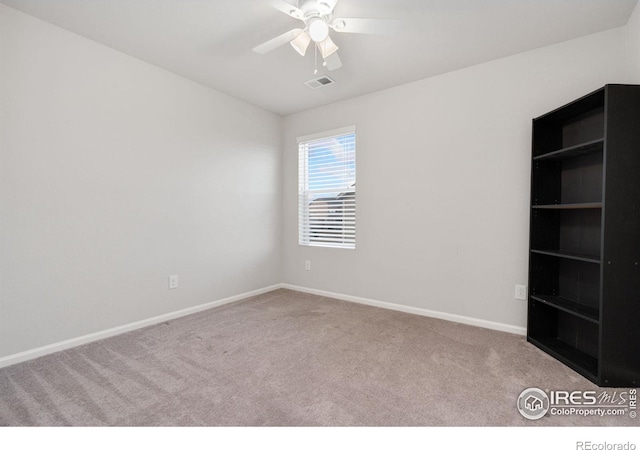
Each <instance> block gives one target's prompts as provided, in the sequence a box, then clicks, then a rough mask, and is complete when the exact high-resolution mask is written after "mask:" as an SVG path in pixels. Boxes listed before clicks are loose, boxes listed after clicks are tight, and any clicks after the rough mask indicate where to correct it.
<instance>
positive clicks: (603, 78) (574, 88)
mask: <svg viewBox="0 0 640 450" xmlns="http://www.w3.org/2000/svg"><path fill="white" fill-rule="evenodd" d="M624 42H625V30H624V28H619V29H615V30H611V31H608V32H604V33H600V34H596V35H591V36H588V37H584V38H581V39H577V40H574V41H569V42H565V43H562V44H559V45H554V46H550V47H546V48H542V49H538V50H535V51H530V52H527V53H522V54H519V55H515V56H511V57H508V58H504V59H500V60H497V61H493V62H490V63H486V64H482V65H478V66H474V67H471V68H468V69H464V70H460V71H457V72H452V73H448V74H445V75H441V76H438V77H434V78H429V79H425V80H422V81H419V82H415V83H412V84H407V85H404V86H400V87H397V88H393V89H389V90H385V91H381V92H377V93H374V94H370V95H366V96H363V97H359V98H356V99H353V100H349V101H344V102H340V103H336V104H332V105H329V106H326V107H322V108H318V109H314V110H311V111H307V112H302V113H299V114H295V115H291V116H288V117H286V118H285V121H284V133H283V145H284V156H283V157H284V193H283V194H284V202H285V203H284V251H285V253H284V258H285V259H284V280H285V282H286V283H290V284H294V285H298V286H302V287H306V288H312V289H320V290H326V291H330V292H337V293H341V294H347V295H354V296H358V297H364V298H368V299H373V300H379V301H384V302H390V303H397V304H401V305H405V306H411V307H418V308H424V309H428V310H433V311H439V312H445V313H451V314H458V315H463V316H469V317H473V318H476V319H484V320H490V321H494V322H499V323H503V324H508V325H513V326H525V322H526V305H525V302H522V301H516V300H514V285H515V284H526V283H527V266H528V261H527V252H528V219H529V210H528V204H529V176H530V142H531V119H532V118H533V117H536V116H538V115H541V114H543V113H545V112H547V111H549V110H551V109H554V108H556V107H558V106H561V105H562V104H564V103H566V102H568V101H571V100H573V99H574V98H577V97H579V96H582V95H584V94H586V93H588V92H590V91H592V90H595V89H597V88H599V87H601V86H602V85H604V84H606V83H621V82H622V83H623V82H629V76H628V70H627V66H626V61H625V45H624ZM327 89H331V88H330V87H328V88H327ZM347 125H356V127H357V164H358V166H357V177H358V194H357V199H358V200H357V201H358V205H357V208H358V210H357V249H356V250H355V251H350V250H337V249H319V248H313V247H303V246H298V243H297V229H296V226H297V201H296V200H297V199H296V193H297V150H296V145H295V138H296V137H297V136H301V135H306V134H311V133H315V132H320V131H324V130H330V129H333V128H338V127H344V126H347ZM306 259H309V260H311V262H312V270H311V271H305V270H304V260H306Z"/></svg>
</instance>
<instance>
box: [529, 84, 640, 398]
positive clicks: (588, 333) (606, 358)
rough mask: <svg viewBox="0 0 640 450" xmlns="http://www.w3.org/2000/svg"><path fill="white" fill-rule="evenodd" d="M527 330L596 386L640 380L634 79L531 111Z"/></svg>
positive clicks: (638, 110)
mask: <svg viewBox="0 0 640 450" xmlns="http://www.w3.org/2000/svg"><path fill="white" fill-rule="evenodd" d="M529 293H530V295H529V303H528V305H529V306H528V323H527V340H528V341H529V342H531V343H532V344H534V345H536V346H537V347H538V348H540V349H542V350H543V351H545V352H547V353H549V354H550V355H552V356H554V357H555V358H557V359H558V360H559V361H561V362H563V363H565V364H566V365H567V366H569V367H571V368H572V369H574V370H575V371H577V372H578V373H580V374H582V375H583V376H585V377H586V378H588V379H589V380H591V381H592V382H594V383H596V384H598V385H600V386H611V387H630V386H637V385H638V384H640V86H634V85H614V84H610V85H606V86H605V87H603V88H601V89H598V90H597V91H594V92H592V93H590V94H588V95H586V96H584V97H582V98H579V99H577V100H576V101H574V102H571V103H569V104H567V105H565V106H563V107H560V108H558V109H556V110H554V111H551V112H550V113H548V114H545V115H543V116H540V117H538V118H536V119H534V120H533V145H532V168H531V220H530V253H529Z"/></svg>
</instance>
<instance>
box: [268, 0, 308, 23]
mask: <svg viewBox="0 0 640 450" xmlns="http://www.w3.org/2000/svg"><path fill="white" fill-rule="evenodd" d="M269 5H271V6H272V7H273V8H275V9H277V10H278V11H282V12H283V13H285V14H286V15H288V16H291V17H293V18H294V19H300V20H302V19H304V13H303V12H302V11H300V9H298V7H296V6H294V5H292V4H291V3H288V2H285V1H284V0H269Z"/></svg>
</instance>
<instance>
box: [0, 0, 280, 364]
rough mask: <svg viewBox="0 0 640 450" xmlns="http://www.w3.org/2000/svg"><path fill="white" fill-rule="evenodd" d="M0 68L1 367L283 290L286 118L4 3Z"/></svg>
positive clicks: (0, 18) (0, 20)
mask: <svg viewBox="0 0 640 450" xmlns="http://www.w3.org/2000/svg"><path fill="white" fill-rule="evenodd" d="M0 64H1V67H0V357H2V356H4V355H9V354H14V353H16V352H21V351H23V350H27V349H33V348H36V347H39V346H43V345H46V344H51V343H55V342H58V341H61V340H64V339H68V338H73V337H77V336H81V335H84V334H87V333H91V332H96V331H100V330H104V329H107V328H110V327H114V326H118V325H122V324H126V323H129V322H132V321H136V320H140V319H146V318H149V317H153V316H155V315H159V314H163V313H167V312H170V311H176V310H180V309H183V308H187V307H190V306H194V305H198V304H202V303H205V302H210V301H213V300H217V299H221V298H225V297H228V296H231V295H235V294H240V293H243V292H247V291H250V290H253V289H257V288H262V287H265V286H268V285H272V284H274V283H278V282H280V281H281V264H280V261H281V240H280V238H281V236H280V233H281V200H280V194H281V192H280V187H281V181H280V180H281V175H280V167H281V148H280V132H281V118H280V117H278V116H275V115H273V114H271V113H267V112H265V111H262V110H260V109H257V108H255V107H253V106H249V105H247V104H245V103H243V102H240V101H238V100H235V99H232V98H230V97H228V96H226V95H223V94H221V93H218V92H215V91H213V90H210V89H208V88H205V87H203V86H201V85H198V84H196V83H193V82H190V81H187V80H185V79H183V78H180V77H178V76H175V75H173V74H170V73H168V72H165V71H163V70H161V69H159V68H157V67H154V66H151V65H149V64H146V63H143V62H141V61H139V60H137V59H134V58H132V57H129V56H127V55H124V54H122V53H119V52H117V51H115V50H112V49H109V48H107V47H104V46H102V45H99V44H97V43H95V42H93V41H90V40H87V39H85V38H82V37H79V36H77V35H74V34H72V33H69V32H66V31H64V30H62V29H60V28H57V27H54V26H52V25H49V24H47V23H45V22H42V21H39V20H37V19H34V18H32V17H30V16H27V15H24V14H22V13H19V12H17V11H15V10H13V9H10V8H7V7H5V6H3V5H0ZM171 274H179V276H180V287H179V289H177V290H171V291H169V290H168V289H167V278H168V276H169V275H171Z"/></svg>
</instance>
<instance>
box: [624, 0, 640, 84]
mask: <svg viewBox="0 0 640 450" xmlns="http://www.w3.org/2000/svg"><path fill="white" fill-rule="evenodd" d="M626 30H627V57H628V60H629V70H630V71H631V75H632V76H633V81H634V83H636V84H640V2H638V4H637V5H636V7H635V9H634V10H633V13H632V14H631V18H630V19H629V21H628V22H627V27H626Z"/></svg>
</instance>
